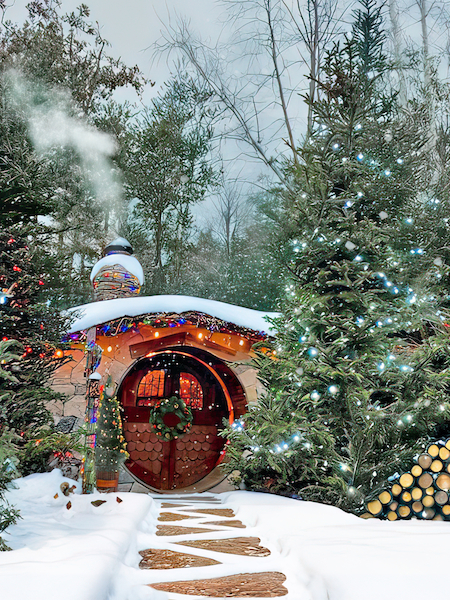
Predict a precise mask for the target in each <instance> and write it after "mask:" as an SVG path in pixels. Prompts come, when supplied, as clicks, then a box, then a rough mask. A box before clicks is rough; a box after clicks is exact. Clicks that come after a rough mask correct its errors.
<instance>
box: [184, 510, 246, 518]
mask: <svg viewBox="0 0 450 600" xmlns="http://www.w3.org/2000/svg"><path fill="white" fill-rule="evenodd" d="M186 511H188V512H195V513H201V514H204V515H214V516H216V517H235V516H236V515H235V514H234V512H233V510H232V509H231V508H196V509H193V510H189V509H188V508H184V509H183V512H186Z"/></svg>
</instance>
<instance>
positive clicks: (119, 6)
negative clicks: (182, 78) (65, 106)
mask: <svg viewBox="0 0 450 600" xmlns="http://www.w3.org/2000/svg"><path fill="white" fill-rule="evenodd" d="M82 2H83V3H85V4H87V5H88V6H89V8H90V9H91V19H92V20H93V21H98V22H99V23H100V25H101V27H102V34H103V36H104V37H105V38H106V39H107V40H108V41H109V42H110V43H111V46H112V47H111V48H110V49H109V53H110V54H111V56H114V57H115V58H117V57H122V60H123V61H124V62H125V64H127V65H128V66H132V65H135V64H137V65H138V66H139V67H140V68H141V70H142V71H143V73H144V75H145V76H146V77H148V78H149V79H151V80H152V81H155V82H156V84H157V86H158V87H159V86H160V85H161V84H162V83H163V82H164V81H165V80H167V79H168V77H169V75H170V69H169V66H168V65H167V64H166V61H165V59H164V58H162V59H161V60H160V61H159V62H157V63H156V62H155V61H153V60H152V56H153V52H152V49H151V46H152V44H154V43H155V42H156V41H157V40H158V38H160V36H161V30H162V29H163V28H164V25H165V24H167V23H168V22H169V16H170V18H171V19H172V20H175V19H176V18H177V16H179V17H180V16H182V17H187V18H188V19H189V20H190V21H191V25H192V28H193V29H194V30H195V31H198V32H200V33H201V34H202V37H204V38H206V39H208V38H212V39H214V38H217V36H218V35H219V33H220V29H221V28H220V24H219V17H220V15H221V14H222V13H223V7H221V6H220V5H219V4H218V3H217V2H216V1H215V0H62V9H63V11H64V12H70V11H72V10H75V8H76V7H77V6H79V5H80V4H81V3H82ZM7 3H8V5H9V6H10V8H9V9H8V11H7V17H8V18H9V19H11V20H12V21H17V22H22V21H23V20H24V19H25V18H26V16H27V11H26V8H25V7H26V5H27V4H28V0H15V1H14V0H9V2H8V0H7ZM156 89H157V88H154V89H153V90H148V92H147V94H146V96H147V98H145V99H148V98H149V97H151V96H152V95H153V94H154V93H155V90H156ZM131 97H133V99H134V96H133V93H132V92H131ZM121 99H122V98H121Z"/></svg>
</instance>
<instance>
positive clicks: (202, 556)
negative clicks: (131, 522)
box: [139, 494, 288, 600]
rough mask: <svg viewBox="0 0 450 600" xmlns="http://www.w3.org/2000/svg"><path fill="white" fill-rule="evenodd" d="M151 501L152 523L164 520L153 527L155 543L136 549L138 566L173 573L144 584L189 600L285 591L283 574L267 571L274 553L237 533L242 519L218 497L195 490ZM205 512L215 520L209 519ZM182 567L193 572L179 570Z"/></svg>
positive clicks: (173, 598) (271, 594) (275, 595)
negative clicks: (154, 505) (191, 493)
mask: <svg viewBox="0 0 450 600" xmlns="http://www.w3.org/2000/svg"><path fill="white" fill-rule="evenodd" d="M154 500H155V501H156V502H157V503H159V505H160V512H159V517H158V521H159V522H162V523H164V524H162V525H159V524H158V525H157V531H156V536H158V544H155V545H157V546H158V547H155V548H147V549H145V550H141V551H140V554H141V556H142V560H141V562H140V564H139V567H140V568H141V569H151V570H154V571H158V570H161V574H162V573H166V574H167V570H168V569H176V571H174V573H173V579H172V578H170V577H169V578H168V577H167V575H166V576H164V578H162V579H163V581H159V582H158V581H157V578H156V579H155V578H154V579H153V580H154V581H157V582H156V583H151V584H149V585H150V587H153V588H155V589H157V590H162V591H165V592H167V593H168V597H169V598H170V600H176V599H180V598H185V597H186V595H188V596H189V600H194V599H195V600H201V599H202V598H236V599H237V598H255V599H257V598H278V597H281V596H285V595H286V594H287V593H288V590H287V588H286V587H285V585H284V583H285V580H286V577H285V575H284V574H283V573H280V572H279V571H276V570H273V571H272V570H271V569H270V563H271V559H272V558H273V557H274V555H273V554H272V553H271V551H270V550H269V549H268V548H265V547H264V546H263V545H261V540H260V538H258V537H255V536H254V535H249V536H245V535H243V534H244V532H243V531H242V530H243V529H245V528H246V525H245V523H242V522H241V521H240V520H238V519H236V515H235V513H234V511H233V510H232V509H231V508H229V507H226V506H223V505H221V500H220V498H219V497H216V496H213V495H211V494H209V495H208V494H201V495H200V494H199V495H197V496H190V497H186V496H182V497H175V498H174V497H173V496H172V497H171V498H168V497H167V496H166V497H154ZM211 515H213V516H216V517H220V520H217V521H210V520H209V519H211ZM187 519H189V521H188V522H186V520H187ZM180 521H182V522H183V523H182V524H180ZM172 523H173V524H172ZM236 529H239V530H240V531H239V532H238V531H236ZM252 533H254V530H253V529H252ZM161 538H167V542H165V540H164V539H161ZM172 538H174V539H172ZM161 546H164V547H163V548H162V547H161ZM184 548H185V549H186V550H187V549H188V548H191V549H192V551H194V552H195V554H188V553H187V552H185V551H184ZM233 556H234V557H235V559H233ZM277 558H279V556H277ZM277 562H278V561H277ZM188 568H189V569H191V570H192V568H194V569H195V573H194V572H192V571H191V572H189V571H186V573H185V572H184V571H183V569H188ZM197 568H199V570H197ZM221 571H222V572H221ZM184 573H185V576H184ZM155 574H156V573H155ZM186 600H187V599H186Z"/></svg>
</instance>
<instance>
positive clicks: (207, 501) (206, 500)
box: [154, 496, 222, 504]
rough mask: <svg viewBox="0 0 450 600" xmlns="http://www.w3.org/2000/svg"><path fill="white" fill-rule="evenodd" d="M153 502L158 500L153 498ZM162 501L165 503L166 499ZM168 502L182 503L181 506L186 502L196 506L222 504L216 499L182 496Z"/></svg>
mask: <svg viewBox="0 0 450 600" xmlns="http://www.w3.org/2000/svg"><path fill="white" fill-rule="evenodd" d="M161 499H162V498H161ZM154 500H158V498H154ZM164 501H165V502H167V501H168V498H165V499H164ZM170 502H183V504H186V502H195V503H196V504H222V500H219V499H218V498H212V497H210V498H208V497H207V498H199V497H198V496H183V497H182V498H180V497H179V496H176V497H175V498H172V499H171V500H170Z"/></svg>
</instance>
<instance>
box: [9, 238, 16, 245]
mask: <svg viewBox="0 0 450 600" xmlns="http://www.w3.org/2000/svg"><path fill="white" fill-rule="evenodd" d="M15 241H16V240H15V239H14V238H9V240H8V244H14V242H15Z"/></svg>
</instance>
